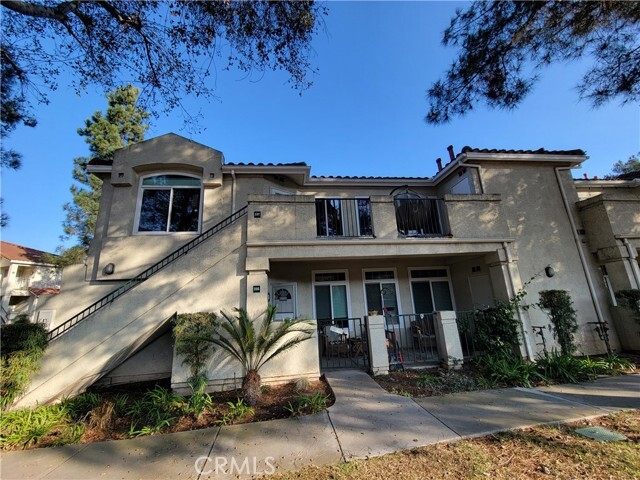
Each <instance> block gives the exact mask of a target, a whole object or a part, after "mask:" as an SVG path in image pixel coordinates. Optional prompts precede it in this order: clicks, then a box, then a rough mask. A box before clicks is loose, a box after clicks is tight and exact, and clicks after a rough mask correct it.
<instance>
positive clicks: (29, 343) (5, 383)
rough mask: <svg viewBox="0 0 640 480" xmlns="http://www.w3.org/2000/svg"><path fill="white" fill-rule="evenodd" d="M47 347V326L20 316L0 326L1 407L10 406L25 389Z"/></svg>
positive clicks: (38, 366)
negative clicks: (10, 322)
mask: <svg viewBox="0 0 640 480" xmlns="http://www.w3.org/2000/svg"><path fill="white" fill-rule="evenodd" d="M46 347H47V330H46V328H45V327H44V325H42V324H40V323H30V322H29V320H28V318H27V317H26V315H22V316H19V317H18V318H17V319H16V321H15V322H14V323H12V324H9V325H3V326H2V328H1V329H0V352H1V356H0V407H1V408H2V409H3V410H4V409H5V408H7V407H9V406H10V405H11V404H12V403H13V402H14V401H15V400H16V399H17V398H18V397H20V395H22V394H23V393H24V392H25V389H26V388H27V387H28V385H29V382H30V380H31V376H32V375H33V374H34V373H35V372H37V371H38V369H39V368H40V360H41V359H42V356H43V355H44V351H45V349H46Z"/></svg>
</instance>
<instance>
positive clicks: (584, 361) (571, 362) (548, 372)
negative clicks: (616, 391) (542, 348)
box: [536, 351, 634, 383]
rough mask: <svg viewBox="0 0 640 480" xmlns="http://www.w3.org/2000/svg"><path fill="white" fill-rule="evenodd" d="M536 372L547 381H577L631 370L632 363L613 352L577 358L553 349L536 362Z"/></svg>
mask: <svg viewBox="0 0 640 480" xmlns="http://www.w3.org/2000/svg"><path fill="white" fill-rule="evenodd" d="M536 365H537V367H538V372H539V373H540V374H541V375H543V376H544V377H546V378H547V380H548V381H551V382H557V383H578V382H586V381H590V380H593V379H595V378H596V377H597V376H598V375H620V374H621V373H622V371H623V370H633V368H634V365H633V364H632V363H631V362H629V361H628V360H625V359H624V358H620V357H618V356H617V355H615V354H611V355H607V356H606V357H598V358H591V357H584V358H577V357H572V356H571V355H563V354H562V353H560V352H557V351H553V352H551V353H548V354H546V355H544V356H541V357H540V358H539V359H538V361H537V362H536Z"/></svg>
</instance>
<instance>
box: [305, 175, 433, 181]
mask: <svg viewBox="0 0 640 480" xmlns="http://www.w3.org/2000/svg"><path fill="white" fill-rule="evenodd" d="M311 178H317V179H319V178H334V179H336V180H431V177H367V176H358V177H356V176H349V175H344V176H343V175H335V176H334V175H312V176H311Z"/></svg>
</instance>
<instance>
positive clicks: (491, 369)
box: [374, 352, 640, 397]
mask: <svg viewBox="0 0 640 480" xmlns="http://www.w3.org/2000/svg"><path fill="white" fill-rule="evenodd" d="M639 369H640V356H639V355H631V354H621V355H614V354H612V355H604V356H595V357H571V356H567V355H562V354H560V353H558V352H552V353H549V354H548V355H546V356H541V357H540V358H539V359H538V361H537V362H535V363H534V362H528V361H526V360H523V359H519V358H512V359H505V358H501V357H497V356H496V357H491V356H483V357H481V358H480V359H478V360H477V361H476V362H472V363H471V365H465V366H464V368H462V369H460V370H446V369H433V368H431V369H406V370H402V371H397V372H390V373H389V374H388V375H378V376H376V377H374V379H375V381H376V382H377V383H378V384H379V385H380V386H381V387H382V388H384V389H385V390H387V391H388V392H391V393H395V394H396V395H403V396H408V397H429V396H433V395H444V394H448V393H456V392H468V391H473V390H484V389H488V388H505V387H527V388H530V387H533V386H536V385H546V384H553V383H577V382H584V381H589V380H593V379H595V378H596V377H597V376H598V375H620V374H624V373H634V372H637V371H638V370H639Z"/></svg>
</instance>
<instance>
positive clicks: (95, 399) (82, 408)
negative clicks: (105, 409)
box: [62, 392, 102, 420]
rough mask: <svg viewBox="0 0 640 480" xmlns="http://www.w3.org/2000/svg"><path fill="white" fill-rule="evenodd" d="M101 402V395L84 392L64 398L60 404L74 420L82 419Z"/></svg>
mask: <svg viewBox="0 0 640 480" xmlns="http://www.w3.org/2000/svg"><path fill="white" fill-rule="evenodd" d="M100 403H102V397H101V396H100V395H99V394H97V393H94V392H85V393H81V394H80V395H78V396H76V397H73V398H65V399H64V400H63V401H62V406H63V407H64V408H66V409H67V411H68V412H69V415H71V418H73V419H74V420H82V419H84V418H86V417H87V415H88V414H89V412H90V411H91V410H93V409H94V408H96V407H97V406H98V405H100Z"/></svg>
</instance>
